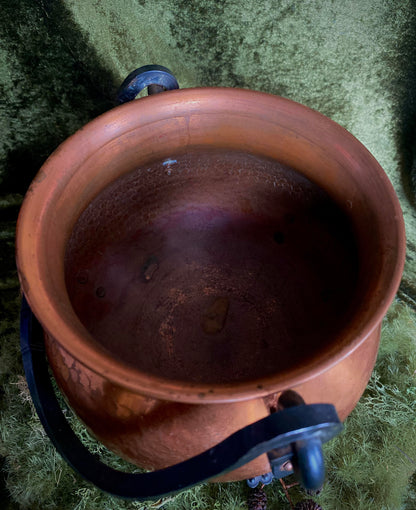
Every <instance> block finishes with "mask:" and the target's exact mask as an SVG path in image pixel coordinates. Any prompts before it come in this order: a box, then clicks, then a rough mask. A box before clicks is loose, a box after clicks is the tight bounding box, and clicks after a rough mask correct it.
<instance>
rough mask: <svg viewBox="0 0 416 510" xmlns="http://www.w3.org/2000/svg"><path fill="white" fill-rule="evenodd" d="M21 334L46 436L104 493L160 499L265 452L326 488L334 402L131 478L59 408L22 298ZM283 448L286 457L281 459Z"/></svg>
mask: <svg viewBox="0 0 416 510" xmlns="http://www.w3.org/2000/svg"><path fill="white" fill-rule="evenodd" d="M20 332H21V333H20V335H21V340H20V344H21V351H22V357H23V365H24V369H25V374H26V379H27V383H28V386H29V390H30V394H31V397H32V400H33V403H34V405H35V408H36V411H37V413H38V416H39V418H40V421H41V423H42V425H43V427H44V429H45V431H46V433H47V435H48V436H49V438H50V440H51V441H52V443H53V444H54V446H55V448H56V449H57V450H58V452H59V453H60V454H61V456H62V457H63V458H64V460H65V461H66V462H67V463H68V464H69V465H70V466H71V467H72V468H73V469H74V470H75V471H77V472H78V473H79V474H80V475H81V476H82V477H83V478H85V479H86V480H88V481H90V482H91V483H93V484H94V485H96V486H97V487H98V488H100V489H101V490H103V491H105V492H108V493H110V494H113V495H115V496H119V497H122V498H126V499H136V500H149V499H153V498H160V497H163V496H166V495H168V494H173V493H176V492H178V491H181V490H183V489H186V488H189V487H192V486H193V485H196V484H198V483H201V482H203V481H206V480H209V479H210V478H213V477H217V476H219V475H221V474H224V473H227V472H228V471H232V470H234V469H237V468H238V467H240V466H243V465H244V464H246V463H248V462H250V461H251V460H253V459H255V458H256V457H258V456H259V455H261V454H263V453H267V452H269V459H270V462H271V464H272V467H273V472H274V474H275V476H276V474H279V477H280V478H282V477H283V476H285V475H287V474H290V472H285V473H283V471H281V470H280V471H279V469H280V467H281V465H282V462H287V460H288V458H291V457H294V460H295V459H296V458H297V460H296V461H294V462H293V464H294V465H295V466H296V468H295V469H296V470H299V471H300V473H301V479H302V480H303V483H304V485H305V486H306V488H307V489H317V488H319V487H321V486H322V483H323V478H324V473H325V472H324V466H323V459H322V451H321V445H322V443H324V442H326V441H328V440H329V439H331V438H332V437H334V436H335V435H336V434H338V433H339V432H340V431H341V429H342V424H341V423H340V421H339V419H338V416H337V413H336V411H335V408H334V406H332V405H330V404H313V405H298V406H294V407H288V408H287V409H283V410H282V411H278V412H276V413H274V414H271V415H270V416H267V417H266V418H263V419H261V420H259V421H257V422H255V423H253V424H251V425H248V426H247V427H245V428H243V429H241V430H238V431H237V432H235V433H234V434H232V435H231V436H229V437H228V438H227V439H225V440H224V441H222V442H221V443H219V444H217V445H216V446H214V447H213V448H211V449H209V450H207V451H205V452H203V453H201V454H200V455H197V456H195V457H193V458H191V459H189V460H186V461H184V462H181V463H179V464H176V465H174V466H170V467H168V468H165V469H161V470H159V471H154V472H151V473H143V474H142V473H140V474H137V473H136V474H131V473H124V472H121V471H117V470H115V469H113V468H111V467H109V466H107V465H106V464H104V463H102V462H101V461H100V460H99V459H98V458H97V457H96V456H95V455H93V454H92V453H91V452H90V451H89V450H88V449H87V448H86V447H85V446H84V445H83V444H82V443H81V442H80V440H79V439H78V438H77V436H76V435H75V434H74V432H73V431H72V429H71V427H70V426H69V424H68V422H67V420H66V418H65V416H64V414H63V413H62V411H61V409H60V406H59V403H58V400H57V398H56V396H55V393H54V390H53V386H52V383H51V380H50V377H49V372H48V364H47V360H46V355H45V346H44V336H43V330H42V327H41V326H40V324H39V322H38V321H37V320H36V318H35V316H34V315H33V313H32V311H31V310H30V307H29V305H28V303H27V301H26V299H25V297H24V296H23V300H22V308H21V322H20ZM308 444H311V445H312V446H313V450H314V452H312V454H313V455H314V457H313V459H312V460H311V458H309V457H308V455H307V445H308ZM297 445H299V447H300V453H301V455H300V456H299V457H297ZM317 446H318V448H317ZM288 447H289V452H288ZM283 450H284V455H280V453H281V452H283ZM316 450H318V454H316ZM305 452H306V454H305ZM305 458H306V460H305ZM311 468H312V473H311V471H310V470H311ZM280 475H281V476H280Z"/></svg>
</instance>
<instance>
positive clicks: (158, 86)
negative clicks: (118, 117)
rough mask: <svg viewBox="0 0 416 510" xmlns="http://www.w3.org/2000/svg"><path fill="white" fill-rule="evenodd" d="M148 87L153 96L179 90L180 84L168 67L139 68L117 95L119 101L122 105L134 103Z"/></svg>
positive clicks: (124, 82) (129, 76) (124, 83)
mask: <svg viewBox="0 0 416 510" xmlns="http://www.w3.org/2000/svg"><path fill="white" fill-rule="evenodd" d="M146 87H148V93H149V95H151V94H155V93H157V92H162V91H164V90H173V89H178V88H179V84H178V82H177V80H176V78H175V76H174V75H173V74H172V72H171V71H170V70H169V69H168V68H167V67H163V66H158V65H150V66H143V67H139V68H138V69H136V70H135V71H133V72H131V73H130V74H129V75H128V76H127V78H126V79H125V80H124V81H123V83H122V84H121V86H120V88H119V90H118V93H117V101H118V102H119V103H120V104H121V103H127V102H128V101H132V100H133V99H134V98H135V97H136V96H137V94H139V93H140V92H141V91H142V90H143V89H144V88H146Z"/></svg>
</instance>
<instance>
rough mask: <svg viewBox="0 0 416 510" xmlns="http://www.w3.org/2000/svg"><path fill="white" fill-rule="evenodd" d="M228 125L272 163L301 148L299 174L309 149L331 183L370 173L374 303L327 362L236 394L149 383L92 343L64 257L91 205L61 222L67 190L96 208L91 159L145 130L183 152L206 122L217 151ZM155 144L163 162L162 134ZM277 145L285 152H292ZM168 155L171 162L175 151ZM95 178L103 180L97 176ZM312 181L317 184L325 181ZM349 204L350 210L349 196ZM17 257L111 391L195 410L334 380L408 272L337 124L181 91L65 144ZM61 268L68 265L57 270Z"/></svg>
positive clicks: (383, 179) (45, 176) (38, 300)
mask: <svg viewBox="0 0 416 510" xmlns="http://www.w3.org/2000/svg"><path fill="white" fill-rule="evenodd" d="M227 119H234V120H235V119H237V120H238V122H237V120H235V122H234V121H233V122H234V124H232V122H231V121H230V122H231V124H232V126H231V127H232V128H235V126H236V125H237V124H238V125H239V126H240V125H241V130H242V131H241V132H238V133H237V131H236V132H232V131H233V129H229V130H230V131H231V134H230V135H229V136H230V137H233V136H234V139H233V140H234V141H231V142H229V143H237V142H238V144H240V147H241V148H242V149H243V150H248V151H253V150H257V151H258V152H259V153H265V152H267V151H268V153H269V155H270V151H273V150H277V149H273V138H272V136H273V130H276V133H275V135H274V136H275V137H277V136H278V135H279V136H281V137H282V136H283V137H285V136H286V137H287V139H288V140H289V139H290V140H292V141H293V140H294V142H293V143H298V144H299V148H298V149H299V150H295V151H294V150H293V149H292V150H291V154H292V155H291V156H290V158H291V160H290V161H289V160H287V158H289V156H288V155H287V154H283V153H284V150H283V152H282V154H283V160H285V158H286V160H287V162H289V163H290V164H291V166H292V167H294V168H297V169H299V170H301V171H303V170H304V169H303V168H302V151H304V150H307V149H308V148H309V149H308V150H309V151H310V153H309V155H310V157H311V158H312V159H313V157H314V154H315V152H316V153H318V152H319V158H321V160H322V158H327V157H328V158H331V157H332V158H333V160H334V167H337V170H334V180H336V176H335V172H336V171H338V172H340V171H341V170H344V169H348V172H350V173H351V179H350V180H351V182H353V181H354V180H355V181H359V180H360V179H361V178H362V175H363V173H364V172H365V175H366V177H365V179H366V182H371V183H373V187H374V188H375V189H376V191H374V190H373V191H372V192H371V193H373V194H374V193H376V192H377V193H379V202H380V203H382V205H380V206H377V205H374V207H379V210H378V211H377V212H376V217H377V221H379V222H380V228H381V229H382V232H383V234H382V236H381V237H382V239H381V240H380V243H381V246H382V248H383V250H382V254H381V255H380V257H381V258H382V266H381V271H380V273H379V274H378V276H377V277H374V278H373V281H372V283H371V299H369V300H368V301H366V302H365V303H363V304H362V305H363V306H362V309H361V311H360V312H359V313H357V314H356V316H355V317H354V319H353V320H352V321H351V323H350V324H349V327H348V328H347V329H346V330H345V331H343V332H342V334H340V336H339V338H337V341H336V342H334V344H333V345H331V346H330V347H329V348H327V349H326V350H325V352H320V353H317V356H316V357H315V358H314V359H313V360H311V363H310V364H309V365H308V366H299V367H296V369H294V370H293V369H292V370H288V371H284V372H280V373H278V374H276V375H275V376H273V377H268V378H264V379H258V380H256V381H250V382H244V383H236V384H232V385H194V384H186V383H183V382H177V381H171V380H166V379H163V378H159V377H155V376H150V375H148V374H143V373H141V372H139V371H137V370H135V369H134V368H131V367H129V366H127V365H125V364H123V363H121V362H119V361H116V360H114V359H113V358H112V357H111V356H110V355H109V354H108V353H107V352H106V351H105V350H103V349H102V348H101V347H100V346H99V344H98V343H97V342H96V341H95V340H94V339H93V338H92V337H91V335H90V334H89V333H88V332H87V330H86V329H85V328H84V327H83V326H82V324H81V323H80V321H79V319H78V318H77V316H76V315H75V313H74V312H73V310H72V307H71V304H70V302H69V298H68V295H67V293H66V289H65V283H64V278H63V253H64V250H65V245H66V240H67V239H68V237H69V235H70V232H71V228H72V226H73V224H74V223H75V221H76V219H77V217H78V216H79V214H80V213H81V212H82V207H85V206H86V204H87V203H88V201H87V202H85V200H84V205H83V206H82V205H80V203H78V204H77V206H76V207H75V210H74V211H71V214H69V217H68V218H64V219H62V218H61V216H64V214H61V215H60V211H61V212H62V211H63V210H65V209H64V207H66V206H67V205H68V204H69V203H70V202H68V198H66V199H64V198H63V197H64V195H65V193H64V190H65V191H66V190H67V189H71V193H72V194H73V193H74V191H75V190H78V191H79V194H81V195H82V196H83V197H84V195H85V197H87V195H88V193H90V195H89V198H88V200H90V199H91V196H93V195H94V193H95V194H96V193H97V190H95V191H93V190H92V185H91V189H90V188H89V186H88V184H87V182H86V181H85V179H83V177H82V172H81V173H77V172H79V170H80V168H81V167H82V168H83V167H84V166H86V165H87V164H89V165H90V167H91V165H92V163H91V162H92V161H94V158H95V159H97V161H99V159H100V158H99V155H100V154H101V153H102V152H103V151H104V150H108V149H110V150H111V148H112V147H113V146H115V143H117V144H119V142H120V140H121V139H123V140H128V139H129V137H133V136H134V135H135V131H137V130H142V131H143V130H148V129H150V127H151V126H155V125H156V124H157V125H158V126H164V127H166V126H171V125H173V126H174V129H175V131H176V132H177V133H178V134H177V135H176V136H177V140H176V142H178V143H181V145H182V147H183V146H186V144H190V145H192V144H198V143H202V142H201V139H200V138H198V129H201V126H202V127H203V125H204V123H205V122H207V123H208V124H209V125H210V128H209V130H210V131H209V134H208V135H205V140H207V141H206V142H204V143H215V142H216V139H217V138H218V135H219V133H220V131H221V130H220V129H219V128H218V129H217V128H216V123H217V122H218V123H219V124H220V125H221V129H223V128H224V125H226V127H227V126H228V128H230V126H229V125H228V124H227V123H228V122H229V121H228V120H227ZM260 124H264V125H265V126H266V129H267V132H268V133H269V134H270V130H271V131H272V133H271V134H270V137H271V138H270V140H271V141H270V140H269V138H267V139H264V138H263V139H261V138H258V139H257V140H256V137H255V136H253V137H252V138H253V139H251V137H249V130H250V125H252V126H253V129H256V126H259V125H260ZM244 126H246V127H244ZM247 126H248V127H247ZM166 129H172V127H169V128H168V127H166ZM204 129H205V128H204ZM194 132H195V136H194V135H193V133H194ZM230 139H231V138H230ZM276 140H277V138H276ZM157 142H158V147H160V150H161V152H163V150H164V143H165V142H164V139H163V129H162V136H161V137H160V138H159V140H158V141H157ZM126 143H127V142H126ZM221 143H224V144H226V143H228V142H227V140H225V141H222V142H221ZM276 143H277V142H276ZM279 143H280V144H281V145H280V148H282V147H283V145H282V144H284V143H286V142H285V140H283V141H282V142H279ZM253 144H254V145H256V147H255V148H254V145H253ZM144 145H145V144H143V146H144ZM328 147H331V150H330V151H329V149H328V152H331V154H328V155H326V152H327V150H326V148H328ZM138 150H140V149H138ZM143 150H144V149H143ZM166 150H167V151H168V152H169V147H167V149H166ZM319 158H318V159H319ZM91 172H92V170H91ZM94 175H95V176H99V173H98V170H96V171H95V174H94ZM90 177H91V175H90V174H89V178H90ZM315 177H316V180H317V181H318V182H319V178H320V177H319V175H318V174H317V175H315ZM326 179H328V176H327V177H326ZM111 180H112V177H111V175H110V174H108V173H106V174H101V176H100V184H99V186H101V188H100V189H102V188H103V187H105V185H106V184H107V183H109V182H111ZM85 189H87V191H84V190H85ZM344 191H345V190H340V192H339V193H340V195H339V196H338V197H336V198H338V200H341V199H340V197H341V193H344ZM83 194H84V195H83ZM72 196H74V195H72ZM85 197H84V198H85ZM342 200H344V198H342ZM371 201H372V202H374V204H376V202H377V201H376V199H375V198H374V197H370V199H369V202H371ZM344 202H345V204H349V202H350V200H349V197H348V196H346V197H345V200H344ZM345 207H348V205H345ZM381 208H382V211H381ZM58 227H59V235H57V236H56V239H54V240H53V241H51V239H50V232H52V231H54V230H53V229H54V228H55V229H57V228H58ZM46 240H47V241H48V243H49V246H50V245H51V243H52V242H53V243H54V245H53V246H54V251H53V253H51V252H49V253H45V250H46V248H45V244H46ZM16 253H17V255H16V257H17V266H18V272H19V277H20V281H21V286H22V289H23V291H24V293H25V295H26V297H27V299H28V302H29V304H30V306H31V308H32V310H33V312H34V313H35V315H36V316H37V318H38V319H39V321H40V322H41V324H42V326H43V327H44V329H45V331H47V332H48V333H49V334H50V335H51V336H52V337H53V338H55V339H57V340H58V342H59V343H60V344H61V346H62V347H63V348H64V349H65V350H67V351H68V353H70V354H71V355H72V356H73V357H74V358H75V359H77V360H79V361H80V362H81V363H83V364H84V365H86V366H88V367H89V368H90V369H91V370H93V371H94V372H96V373H98V374H101V375H102V376H103V377H105V378H107V379H109V380H110V381H112V382H113V383H115V384H118V385H120V386H122V387H125V388H128V389H130V390H132V391H135V392H138V393H141V394H145V395H148V396H151V397H155V398H161V399H165V400H175V401H180V402H188V403H192V402H201V400H203V401H204V402H207V403H214V402H231V401H237V400H246V399H250V398H253V397H261V396H265V395H267V394H270V393H272V392H275V391H281V390H283V389H286V388H291V387H295V386H296V385H298V384H301V383H305V382H306V381H307V380H309V379H310V378H312V377H316V376H317V375H319V374H320V373H322V372H324V371H326V370H328V369H329V368H330V367H332V366H333V365H335V364H336V363H338V362H339V361H341V360H342V359H343V358H345V357H346V356H348V355H349V354H350V353H351V352H352V351H354V350H355V349H356V348H357V347H358V346H359V345H360V344H361V343H362V342H363V341H364V340H365V339H366V338H367V336H368V335H369V334H370V333H371V332H372V331H373V330H374V328H376V327H377V325H378V324H380V322H381V320H382V318H383V316H384V315H385V313H386V312H387V309H388V307H389V305H390V303H391V301H392V300H393V298H394V295H395V293H396V291H397V288H398V286H399V283H400V279H401V274H402V271H403V266H404V257H405V231H404V222H403V217H402V212H401V209H400V205H399V201H398V199H397V197H396V195H395V192H394V189H393V187H392V185H391V183H390V181H389V179H388V178H387V176H386V174H385V173H384V171H383V170H382V169H381V167H380V166H379V164H378V163H377V162H376V160H375V159H374V158H373V157H372V156H371V154H370V153H369V152H368V151H367V150H366V149H365V147H364V146H363V145H362V144H361V143H360V142H359V141H358V140H357V139H355V138H354V137H353V136H352V135H351V134H350V133H348V132H347V131H346V130H344V129H343V128H342V127H340V126H339V125H338V124H336V123H334V122H333V121H331V120H329V119H328V118H326V117H325V116H323V115H322V114H320V113H318V112H316V111H314V110H311V109H309V108H307V107H305V106H302V105H300V104H298V103H295V102H292V101H290V100H287V99H283V98H280V97H276V96H272V95H269V94H264V93H260V92H253V91H247V90H238V89H225V88H201V89H183V90H178V91H171V92H166V93H163V94H159V95H157V96H153V97H148V98H144V99H140V100H138V101H134V102H132V103H128V104H126V105H123V106H120V107H117V108H115V109H113V110H111V111H109V112H108V113H106V114H104V115H102V116H100V117H99V118H97V119H95V120H94V121H92V122H90V123H89V124H87V125H86V126H85V127H83V128H82V129H81V130H79V131H78V132H77V133H75V134H74V135H73V136H72V137H70V138H69V139H68V140H66V141H65V142H64V143H63V144H62V145H61V146H60V147H59V148H58V149H57V150H56V151H55V152H54V153H53V154H52V155H51V156H50V158H49V159H48V160H47V161H46V163H45V164H44V165H43V167H42V168H41V170H40V171H39V173H38V175H37V176H36V178H35V179H34V181H33V183H32V185H31V187H30V189H29V191H28V193H27V196H26V198H25V201H24V204H23V206H22V210H21V213H20V216H19V220H18V230H17V252H16ZM59 258H61V259H62V260H57V259H59ZM55 267H56V268H57V269H56V270H55V269H54V268H55Z"/></svg>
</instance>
